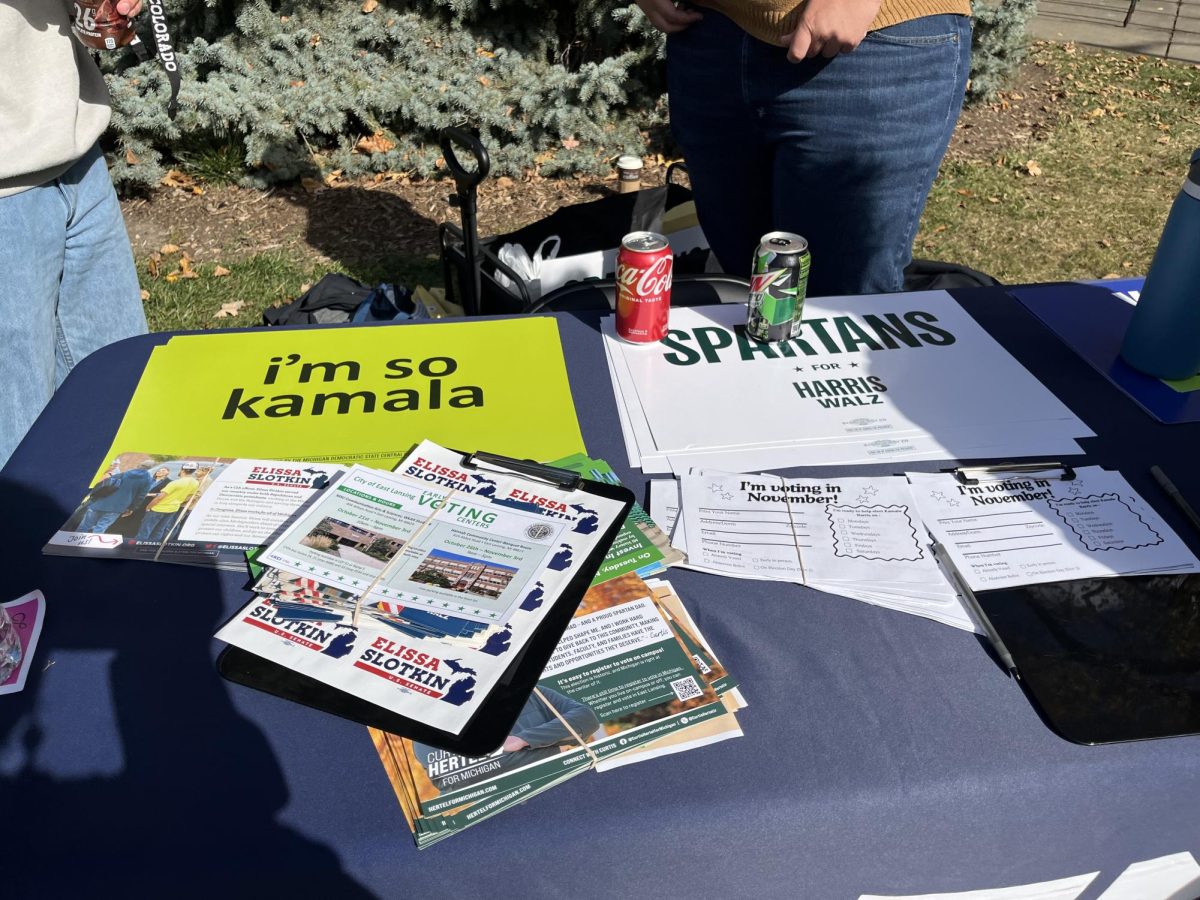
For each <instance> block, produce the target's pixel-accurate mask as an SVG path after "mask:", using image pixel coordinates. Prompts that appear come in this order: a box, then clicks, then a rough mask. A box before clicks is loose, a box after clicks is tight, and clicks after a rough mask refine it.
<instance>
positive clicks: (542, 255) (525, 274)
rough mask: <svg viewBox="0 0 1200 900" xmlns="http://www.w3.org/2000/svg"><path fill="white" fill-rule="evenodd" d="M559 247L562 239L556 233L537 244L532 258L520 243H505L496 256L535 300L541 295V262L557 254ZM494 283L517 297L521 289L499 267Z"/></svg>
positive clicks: (531, 298) (530, 297)
mask: <svg viewBox="0 0 1200 900" xmlns="http://www.w3.org/2000/svg"><path fill="white" fill-rule="evenodd" d="M548 245H549V246H548ZM561 247H562V240H561V239H560V238H559V236H558V235H556V234H554V235H551V236H550V237H548V238H546V239H545V240H544V241H542V242H541V243H540V244H538V248H537V250H536V251H534V254H533V257H532V258H531V257H530V256H529V253H528V252H527V251H526V250H525V248H524V247H522V246H521V245H520V244H505V245H504V246H503V247H501V248H500V250H499V252H498V253H497V254H496V256H498V257H499V258H500V261H501V262H502V263H504V264H505V265H506V266H508V267H509V268H510V269H512V270H513V272H514V273H516V274H517V275H518V276H520V278H521V280H522V281H523V282H525V289H526V290H527V291H528V292H529V299H530V300H537V299H538V298H539V297H541V296H542V279H541V275H542V263H543V262H546V261H547V260H551V259H554V258H555V257H556V256H558V251H559V249H560V248H561ZM496 283H497V284H498V285H500V286H501V287H502V288H504V289H505V290H506V291H508V292H509V293H510V294H513V295H514V296H517V297H519V296H521V291H520V289H519V288H518V287H517V286H516V284H514V283H513V280H512V279H511V278H509V277H508V276H507V275H505V274H504V273H503V272H501V271H500V270H499V269H497V270H496Z"/></svg>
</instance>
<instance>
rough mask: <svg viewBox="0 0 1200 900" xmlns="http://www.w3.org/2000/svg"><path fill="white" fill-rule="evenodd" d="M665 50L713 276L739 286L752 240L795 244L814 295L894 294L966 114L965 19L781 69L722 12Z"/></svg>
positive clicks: (909, 28) (770, 52)
mask: <svg viewBox="0 0 1200 900" xmlns="http://www.w3.org/2000/svg"><path fill="white" fill-rule="evenodd" d="M701 11H702V12H703V14H704V19H703V21H700V22H697V23H695V24H693V25H690V26H688V27H687V28H686V29H684V30H683V31H682V32H679V33H678V34H673V35H671V36H670V37H669V38H668V39H667V80H668V87H669V99H670V109H671V130H672V132H673V133H674V135H675V139H676V140H677V141H678V142H679V144H680V146H681V147H682V148H683V152H684V157H685V159H686V161H687V164H688V171H689V173H690V174H691V178H692V186H693V189H694V192H695V198H696V209H697V213H698V214H699V217H700V224H701V225H702V226H703V228H704V233H705V235H706V236H707V238H708V240H709V246H710V247H711V248H712V250H713V252H714V253H715V254H716V256H717V259H718V260H719V261H720V263H721V266H722V267H723V268H724V269H725V271H726V272H729V273H731V274H739V275H747V274H749V271H750V262H751V256H752V255H753V253H754V248H755V246H756V245H757V243H758V239H759V237H761V236H762V235H763V234H765V233H766V232H768V231H774V230H782V231H792V232H796V233H798V234H801V235H803V236H804V237H806V238H807V239H808V241H809V246H810V248H811V250H812V271H811V274H810V276H809V291H808V292H809V294H811V295H812V296H830V295H834V294H873V293H883V292H887V291H898V290H900V288H901V285H902V282H903V275H902V273H903V271H904V267H905V266H907V265H908V263H909V261H910V260H911V258H912V243H913V238H914V236H915V235H916V231H917V224H918V222H919V221H920V218H921V212H922V210H923V209H924V207H925V200H926V197H927V196H928V194H929V189H930V187H931V186H932V184H933V179H934V176H935V175H936V174H937V169H938V165H939V163H940V162H941V159H942V155H943V154H944V153H945V152H946V146H947V144H948V143H949V141H950V135H951V134H952V133H953V131H954V125H955V122H956V121H957V120H958V114H959V111H960V109H961V108H962V100H963V90H964V88H965V86H966V81H967V74H968V71H969V69H970V57H971V23H970V20H969V19H968V18H967V17H965V16H955V15H935V16H926V17H924V18H920V19H914V20H912V21H909V22H902V23H900V24H899V25H893V26H891V27H889V28H882V29H879V30H878V31H873V32H870V33H869V34H868V35H867V36H866V38H865V39H864V40H863V42H862V43H861V44H859V46H858V47H857V48H856V49H855V50H853V51H851V52H850V53H845V54H842V55H840V56H838V57H836V58H834V59H823V58H820V57H818V58H816V59H809V60H805V61H803V62H800V63H791V62H788V60H787V51H786V49H784V48H783V47H774V46H771V45H770V44H766V43H763V42H762V41H759V40H756V39H755V38H752V37H750V36H749V35H748V34H747V33H746V32H744V31H742V29H741V28H739V27H738V26H737V25H735V24H734V23H733V22H731V21H730V20H729V19H727V18H726V17H724V16H722V15H721V14H720V13H717V12H713V11H712V10H709V9H704V10H701Z"/></svg>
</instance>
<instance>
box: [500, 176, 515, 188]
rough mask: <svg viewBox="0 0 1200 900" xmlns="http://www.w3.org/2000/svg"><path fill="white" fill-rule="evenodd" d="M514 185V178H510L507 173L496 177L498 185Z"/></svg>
mask: <svg viewBox="0 0 1200 900" xmlns="http://www.w3.org/2000/svg"><path fill="white" fill-rule="evenodd" d="M512 186H513V180H512V179H511V178H509V177H508V176H507V175H501V176H500V177H499V178H497V179H496V187H499V188H510V187H512Z"/></svg>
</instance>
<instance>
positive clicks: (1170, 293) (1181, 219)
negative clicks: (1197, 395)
mask: <svg viewBox="0 0 1200 900" xmlns="http://www.w3.org/2000/svg"><path fill="white" fill-rule="evenodd" d="M1121 357H1122V359H1124V360H1125V362H1127V363H1129V365H1131V366H1133V367H1134V368H1135V369H1137V370H1139V371H1141V372H1145V373H1146V374H1147V375H1154V376H1155V377H1157V378H1168V379H1176V378H1191V377H1192V376H1193V375H1195V374H1196V373H1197V372H1200V150H1197V151H1196V152H1195V153H1193V154H1192V162H1191V167H1190V168H1189V169H1188V177H1187V181H1185V182H1184V183H1183V190H1181V191H1180V192H1179V196H1178V197H1176V198H1175V202H1174V203H1173V204H1172V205H1171V212H1170V214H1168V216H1167V224H1166V226H1165V227H1164V228H1163V233H1162V238H1161V239H1160V240H1159V242H1158V249H1157V250H1155V251H1154V259H1153V261H1152V262H1151V263H1150V271H1149V273H1147V275H1146V283H1145V284H1144V285H1143V286H1142V293H1141V296H1140V297H1139V298H1138V302H1137V306H1136V307H1135V308H1134V311H1133V318H1132V319H1131V320H1130V322H1129V328H1128V330H1126V332H1125V342H1124V343H1123V344H1122V345H1121Z"/></svg>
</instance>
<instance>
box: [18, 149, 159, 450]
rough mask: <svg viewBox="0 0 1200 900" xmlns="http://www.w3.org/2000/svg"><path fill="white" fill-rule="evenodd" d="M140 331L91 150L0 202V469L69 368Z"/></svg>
mask: <svg viewBox="0 0 1200 900" xmlns="http://www.w3.org/2000/svg"><path fill="white" fill-rule="evenodd" d="M145 331H146V317H145V315H144V314H143V313H142V303H141V298H140V291H139V288H138V280H137V271H136V270H135V269H134V265H133V251H132V250H131V249H130V247H129V238H128V236H127V235H126V233H125V223H124V220H123V219H122V218H121V207H120V205H119V204H118V203H117V195H116V192H115V191H114V190H113V186H112V182H111V181H110V180H109V177H108V169H107V168H106V166H105V164H104V157H103V155H102V154H101V153H100V148H99V147H98V146H96V147H93V148H92V149H91V150H90V151H89V152H88V153H87V154H86V155H85V156H84V157H83V158H82V159H80V160H79V161H78V162H77V163H75V165H73V166H72V167H71V168H70V169H68V170H67V171H66V172H64V173H63V174H62V175H60V176H59V177H58V178H56V179H55V180H54V181H50V182H47V183H46V184H43V185H40V186H38V187H35V188H31V189H29V190H27V191H22V192H21V193H19V194H13V195H11V196H8V197H0V385H3V388H2V389H0V466H2V465H3V464H4V463H5V462H7V461H8V458H9V456H11V455H12V451H13V449H14V448H15V447H16V446H17V444H18V443H19V442H20V440H21V438H22V437H23V436H24V435H25V432H26V431H28V430H29V426H30V425H32V424H33V421H34V419H36V418H37V415H38V413H40V412H41V411H42V407H44V406H45V405H46V403H47V402H48V401H49V400H50V396H51V394H53V393H54V389H55V388H56V387H57V386H58V385H59V384H61V383H62V380H63V379H64V378H66V376H67V373H68V372H69V371H70V370H71V368H72V367H73V366H74V365H75V364H76V363H77V362H79V361H80V360H81V359H83V358H84V357H85V356H87V355H88V354H89V353H91V352H92V351H93V350H97V349H99V348H100V347H103V346H104V345H105V344H111V343H112V342H113V341H118V340H120V339H122V338H126V337H130V336H132V335H135V334H144V333H145Z"/></svg>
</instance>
